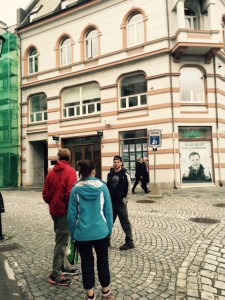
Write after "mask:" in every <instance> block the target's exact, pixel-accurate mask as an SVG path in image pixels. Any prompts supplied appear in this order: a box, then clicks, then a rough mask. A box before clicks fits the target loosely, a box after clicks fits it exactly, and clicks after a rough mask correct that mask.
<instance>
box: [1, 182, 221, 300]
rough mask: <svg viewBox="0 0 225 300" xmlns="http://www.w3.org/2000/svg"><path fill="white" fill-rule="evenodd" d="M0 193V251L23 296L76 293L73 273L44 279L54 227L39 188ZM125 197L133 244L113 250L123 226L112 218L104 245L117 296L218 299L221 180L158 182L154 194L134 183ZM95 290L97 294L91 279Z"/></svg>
mask: <svg viewBox="0 0 225 300" xmlns="http://www.w3.org/2000/svg"><path fill="white" fill-rule="evenodd" d="M2 195H3V198H4V202H5V210H6V212H5V213H4V214H2V226H3V233H4V237H5V239H4V241H2V242H0V254H4V255H5V256H6V257H7V259H8V261H9V265H10V266H11V268H12V269H13V271H14V274H15V278H16V282H17V284H18V286H19V287H20V289H21V292H23V293H25V295H26V298H27V299H35V300H42V299H43V300H44V299H54V300H72V299H73V300H74V299H75V300H82V299H83V298H84V296H85V293H84V291H83V287H82V281H81V276H79V277H74V278H73V281H72V285H71V286H69V287H59V286H51V285H49V283H48V282H47V278H48V275H49V273H50V271H51V265H52V255H53V247H54V233H53V224H52V220H51V218H50V215H49V212H48V206H47V205H46V204H45V203H44V201H43V200H42V197H41V190H40V189H37V190H21V189H18V190H3V191H2ZM142 200H144V201H142ZM145 200H153V201H149V202H146V201H145ZM128 205H129V215H130V220H131V223H132V228H133V234H134V241H135V248H134V249H132V250H128V251H120V250H119V246H120V245H121V244H123V242H124V234H123V232H122V229H121V227H120V224H119V221H118V220H117V221H116V224H115V226H114V233H113V236H112V247H111V248H110V269H111V281H112V290H113V291H114V292H115V294H116V297H117V300H131V299H138V300H146V299H157V300H161V299H176V300H180V299H190V300H193V299H209V300H225V238H224V232H225V188H223V187H218V188H216V187H211V188H195V189H194V188H191V189H178V190H172V189H171V190H164V191H162V198H159V199H151V198H150V196H149V195H144V194H142V192H141V191H139V194H137V195H132V196H131V197H130V200H129V204H128ZM196 218H197V219H196ZM190 219H192V220H190ZM194 219H196V220H194ZM194 221H195V222H194ZM79 267H80V265H79ZM96 292H97V294H98V295H99V296H100V292H101V291H100V286H99V283H98V281H97V286H96ZM99 296H98V298H97V299H100V297H99ZM4 300H7V299H4Z"/></svg>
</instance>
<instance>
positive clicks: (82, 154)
mask: <svg viewBox="0 0 225 300" xmlns="http://www.w3.org/2000/svg"><path fill="white" fill-rule="evenodd" d="M63 144H64V147H66V148H68V149H69V150H70V151H71V165H72V167H74V168H75V169H76V170H77V162H78V161H79V160H83V159H89V160H92V161H93V162H94V163H95V166H96V177H97V178H101V175H102V174H101V173H102V172H101V139H100V138H99V136H92V137H86V138H74V139H68V140H63Z"/></svg>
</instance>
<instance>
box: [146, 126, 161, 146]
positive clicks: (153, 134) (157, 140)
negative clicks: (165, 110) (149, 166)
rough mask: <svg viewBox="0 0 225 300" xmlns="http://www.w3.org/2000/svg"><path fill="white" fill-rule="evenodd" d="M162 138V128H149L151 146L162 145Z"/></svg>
mask: <svg viewBox="0 0 225 300" xmlns="http://www.w3.org/2000/svg"><path fill="white" fill-rule="evenodd" d="M161 142H162V138H161V130H159V129H154V130H149V146H150V147H153V148H157V147H160V146H161Z"/></svg>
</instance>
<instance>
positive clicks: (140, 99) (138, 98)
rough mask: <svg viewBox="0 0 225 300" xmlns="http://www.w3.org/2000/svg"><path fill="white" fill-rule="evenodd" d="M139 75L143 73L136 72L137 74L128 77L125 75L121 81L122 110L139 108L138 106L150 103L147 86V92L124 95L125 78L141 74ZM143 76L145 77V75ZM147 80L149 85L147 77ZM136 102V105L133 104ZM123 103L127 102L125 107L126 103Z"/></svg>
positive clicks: (120, 104)
mask: <svg viewBox="0 0 225 300" xmlns="http://www.w3.org/2000/svg"><path fill="white" fill-rule="evenodd" d="M139 75H141V76H142V75H143V74H135V75H130V76H127V77H124V78H123V79H122V80H121V82H120V103H119V106H120V110H126V109H132V108H138V107H145V106H147V105H148V94H147V88H146V92H142V93H134V94H131V95H127V96H122V86H123V85H122V83H123V81H124V80H125V79H128V78H132V77H135V76H139ZM143 77H145V76H144V75H143ZM145 81H146V86H147V80H146V79H145ZM135 102H136V105H133V104H135ZM122 103H124V104H125V107H124V105H122Z"/></svg>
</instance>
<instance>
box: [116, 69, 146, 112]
mask: <svg viewBox="0 0 225 300" xmlns="http://www.w3.org/2000/svg"><path fill="white" fill-rule="evenodd" d="M145 105H147V81H146V79H145V76H144V75H143V74H138V75H133V76H130V77H126V78H124V79H123V80H122V82H121V98H120V108H121V109H126V108H132V107H140V106H145Z"/></svg>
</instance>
